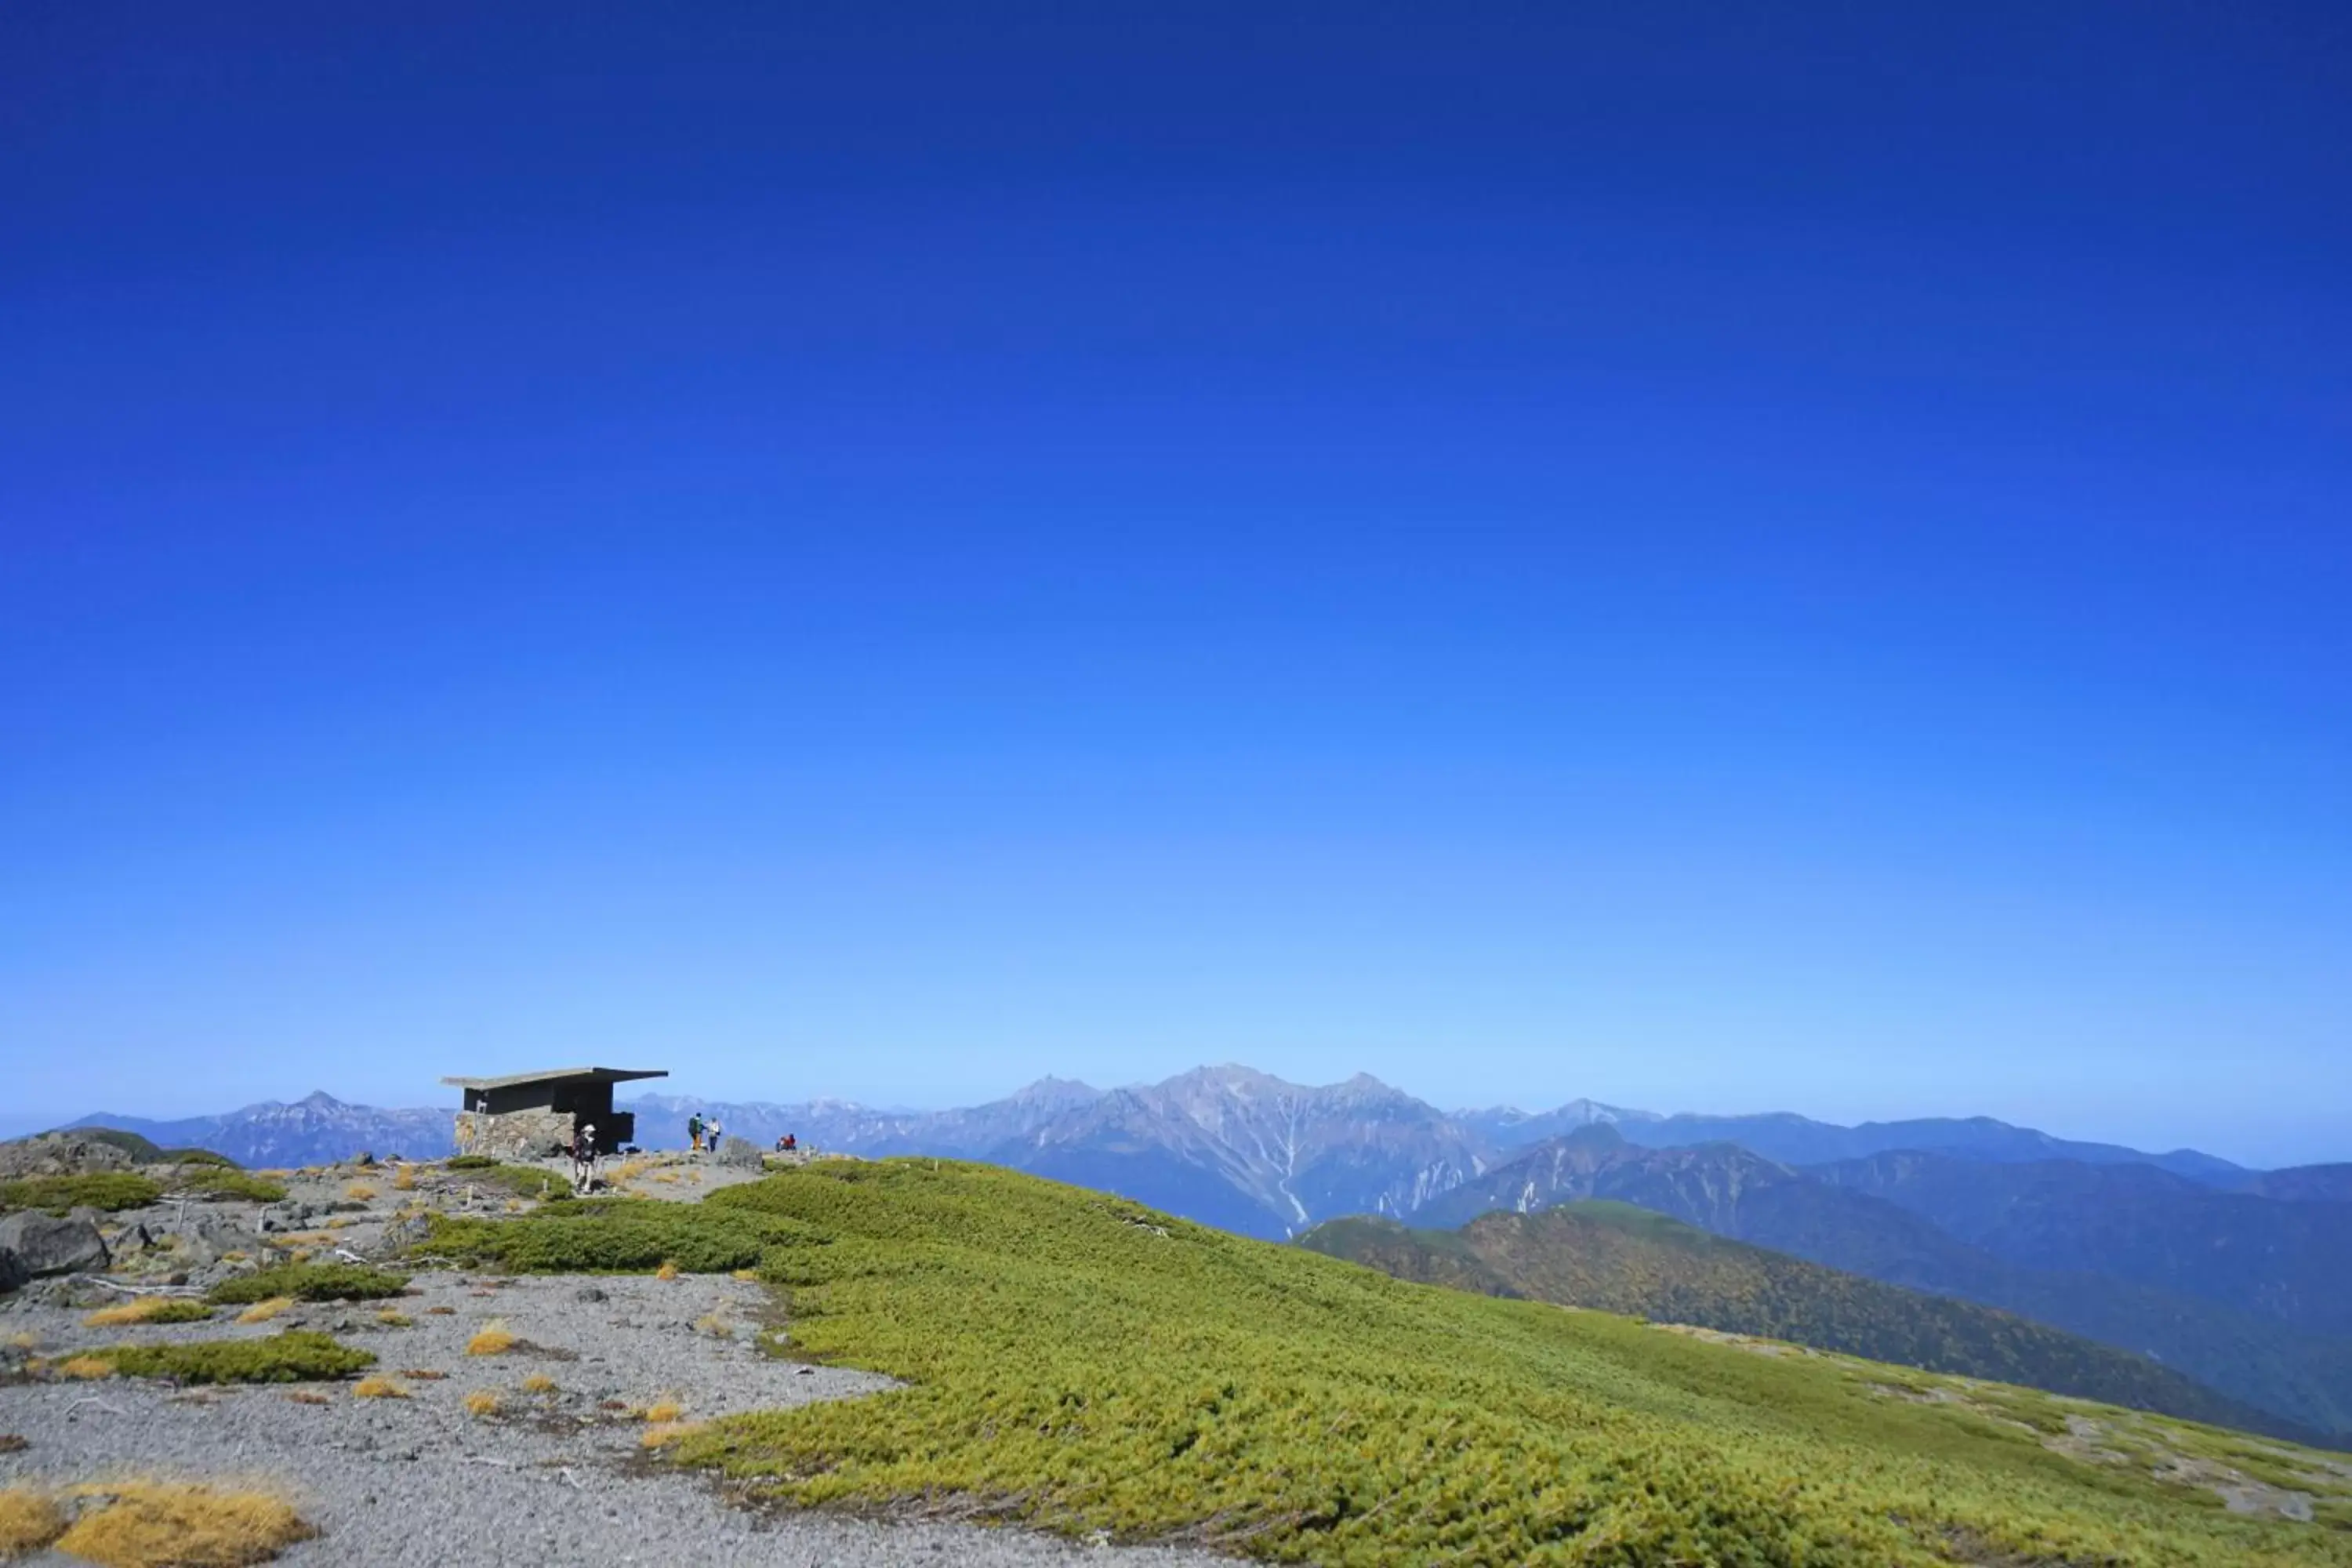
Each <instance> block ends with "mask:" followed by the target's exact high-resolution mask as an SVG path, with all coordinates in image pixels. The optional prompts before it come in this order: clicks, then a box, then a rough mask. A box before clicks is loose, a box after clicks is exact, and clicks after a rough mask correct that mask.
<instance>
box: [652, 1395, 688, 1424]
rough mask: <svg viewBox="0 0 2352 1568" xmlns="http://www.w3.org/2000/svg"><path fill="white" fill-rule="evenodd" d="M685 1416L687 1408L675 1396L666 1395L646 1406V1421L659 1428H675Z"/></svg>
mask: <svg viewBox="0 0 2352 1568" xmlns="http://www.w3.org/2000/svg"><path fill="white" fill-rule="evenodd" d="M685 1414H686V1406H685V1405H683V1404H681V1403H680V1402H679V1400H678V1397H677V1394H663V1395H662V1396H661V1397H660V1398H659V1399H656V1400H655V1401H654V1402H653V1403H652V1404H651V1405H646V1420H648V1421H651V1422H653V1423H654V1424H655V1425H656V1426H677V1421H678V1417H680V1416H682V1415H685Z"/></svg>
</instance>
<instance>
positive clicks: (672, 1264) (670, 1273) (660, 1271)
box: [654, 1258, 677, 1279]
mask: <svg viewBox="0 0 2352 1568" xmlns="http://www.w3.org/2000/svg"><path fill="white" fill-rule="evenodd" d="M654 1278H655V1279H677V1259H676V1258H663V1259H662V1266H661V1267H660V1268H656V1269H655V1270H654Z"/></svg>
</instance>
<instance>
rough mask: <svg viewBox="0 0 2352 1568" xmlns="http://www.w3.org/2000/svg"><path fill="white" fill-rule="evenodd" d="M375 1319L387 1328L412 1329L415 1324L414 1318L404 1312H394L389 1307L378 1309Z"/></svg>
mask: <svg viewBox="0 0 2352 1568" xmlns="http://www.w3.org/2000/svg"><path fill="white" fill-rule="evenodd" d="M375 1321H377V1322H379V1323H382V1324H383V1326H384V1327H385V1328H387V1329H413V1328H415V1326H416V1320H415V1319H414V1318H412V1317H410V1316H409V1315H408V1314H407V1313H405V1312H395V1311H394V1310H392V1309H391V1308H390V1307H384V1308H381V1309H379V1310H377V1312H376V1315H375Z"/></svg>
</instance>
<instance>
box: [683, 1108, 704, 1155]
mask: <svg viewBox="0 0 2352 1568" xmlns="http://www.w3.org/2000/svg"><path fill="white" fill-rule="evenodd" d="M686 1145H687V1147H688V1148H689V1149H691V1150H693V1151H694V1152H696V1153H698V1154H699V1153H701V1152H702V1112H700V1111H699V1110H698V1111H696V1112H695V1113H694V1114H693V1115H691V1116H689V1117H688V1118H687V1119H686Z"/></svg>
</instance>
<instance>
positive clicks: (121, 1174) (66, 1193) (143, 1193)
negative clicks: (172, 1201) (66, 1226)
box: [0, 1171, 163, 1214]
mask: <svg viewBox="0 0 2352 1568" xmlns="http://www.w3.org/2000/svg"><path fill="white" fill-rule="evenodd" d="M162 1196H163V1188H162V1187H161V1186H158V1185H157V1184H155V1183H153V1182H152V1181H149V1180H148V1179H147V1178H146V1177H144V1176H142V1175H136V1174H133V1173H131V1172H129V1171H85V1172H83V1173H81V1174H79V1175H74V1176H25V1177H22V1178H20V1179H18V1180H16V1181H13V1182H0V1209H45V1210H47V1212H48V1213H50V1214H64V1213H65V1212H66V1211H67V1210H68V1209H78V1208H93V1209H103V1210H105V1211H106V1212H107V1213H109V1214H113V1213H116V1212H119V1211H121V1210H122V1209H137V1208H145V1207H146V1206H147V1205H149V1204H152V1203H153V1202H155V1201H156V1200H157V1199H159V1198H161V1197H162Z"/></svg>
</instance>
